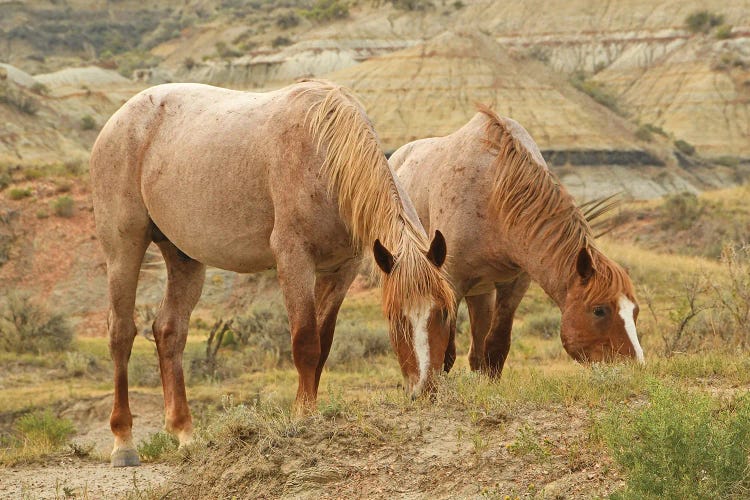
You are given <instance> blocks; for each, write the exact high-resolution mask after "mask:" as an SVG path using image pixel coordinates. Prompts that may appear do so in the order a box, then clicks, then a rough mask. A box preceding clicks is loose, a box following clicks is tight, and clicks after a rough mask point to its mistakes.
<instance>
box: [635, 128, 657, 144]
mask: <svg viewBox="0 0 750 500" xmlns="http://www.w3.org/2000/svg"><path fill="white" fill-rule="evenodd" d="M635 138H636V139H638V140H639V141H645V142H651V141H652V140H653V138H654V134H653V133H652V132H651V130H650V129H649V128H648V127H646V126H644V125H641V126H640V127H638V130H636V131H635Z"/></svg>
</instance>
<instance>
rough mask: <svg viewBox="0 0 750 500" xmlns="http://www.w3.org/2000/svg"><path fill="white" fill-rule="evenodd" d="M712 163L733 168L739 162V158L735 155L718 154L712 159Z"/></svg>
mask: <svg viewBox="0 0 750 500" xmlns="http://www.w3.org/2000/svg"><path fill="white" fill-rule="evenodd" d="M714 163H716V164H717V165H723V166H725V167H731V168H735V167H737V166H738V165H739V164H740V160H739V158H737V157H735V156H720V157H718V158H715V159H714Z"/></svg>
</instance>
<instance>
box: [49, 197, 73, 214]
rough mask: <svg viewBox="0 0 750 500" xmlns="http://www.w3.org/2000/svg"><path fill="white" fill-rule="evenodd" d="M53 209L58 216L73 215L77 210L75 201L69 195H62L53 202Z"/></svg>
mask: <svg viewBox="0 0 750 500" xmlns="http://www.w3.org/2000/svg"><path fill="white" fill-rule="evenodd" d="M52 211H53V212H55V215H57V216H58V217H73V213H74V212H75V202H74V201H73V198H71V197H70V196H68V195H63V196H60V197H59V198H58V199H56V200H55V201H53V202H52Z"/></svg>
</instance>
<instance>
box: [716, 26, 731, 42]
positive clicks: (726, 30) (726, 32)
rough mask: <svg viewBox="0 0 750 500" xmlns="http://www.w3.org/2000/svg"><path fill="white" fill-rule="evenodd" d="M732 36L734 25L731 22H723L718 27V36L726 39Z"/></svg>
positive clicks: (720, 38)
mask: <svg viewBox="0 0 750 500" xmlns="http://www.w3.org/2000/svg"><path fill="white" fill-rule="evenodd" d="M731 37H732V26H731V25H729V24H722V25H721V26H719V27H718V28H716V38H718V39H719V40H726V39H727V38H731Z"/></svg>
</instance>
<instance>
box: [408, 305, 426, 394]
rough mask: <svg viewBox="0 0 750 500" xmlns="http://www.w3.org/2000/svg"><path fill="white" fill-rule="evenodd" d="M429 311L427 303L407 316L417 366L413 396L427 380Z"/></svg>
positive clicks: (420, 390)
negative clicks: (417, 377)
mask: <svg viewBox="0 0 750 500" xmlns="http://www.w3.org/2000/svg"><path fill="white" fill-rule="evenodd" d="M431 310H432V304H430V303H427V304H425V305H423V306H422V307H420V308H418V309H416V310H414V311H412V313H411V314H410V315H409V321H411V328H412V332H413V336H412V340H413V342H414V354H415V355H416V358H417V366H418V367H419V382H417V384H416V385H415V386H414V390H413V391H412V393H413V394H414V395H418V394H419V393H420V392H422V386H423V385H424V383H425V381H426V380H427V375H428V374H429V371H430V340H429V338H428V336H427V320H428V319H429V317H430V311H431Z"/></svg>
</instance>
